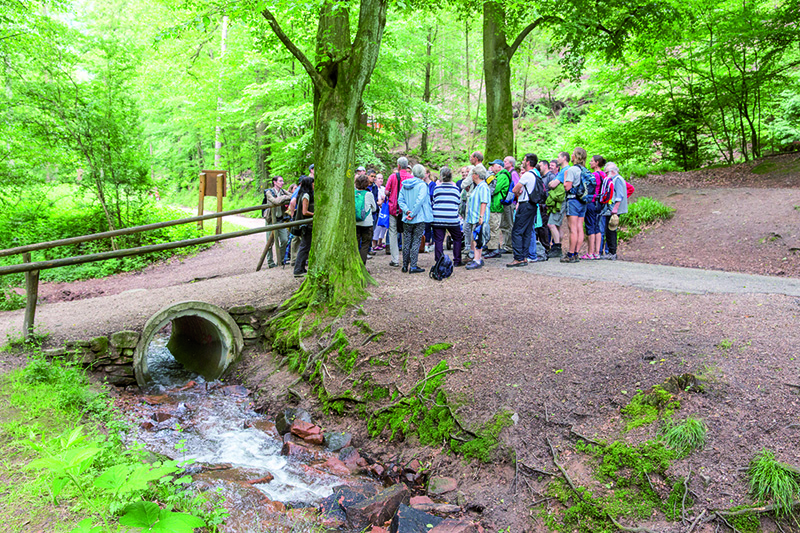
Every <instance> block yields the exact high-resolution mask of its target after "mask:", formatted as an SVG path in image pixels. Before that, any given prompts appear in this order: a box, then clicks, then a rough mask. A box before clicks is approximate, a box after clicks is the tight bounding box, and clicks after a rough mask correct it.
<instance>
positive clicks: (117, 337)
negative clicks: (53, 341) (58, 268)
mask: <svg viewBox="0 0 800 533" xmlns="http://www.w3.org/2000/svg"><path fill="white" fill-rule="evenodd" d="M276 308H277V304H275V305H270V306H267V307H262V308H256V307H254V306H252V305H240V306H235V307H231V308H230V309H226V311H227V312H228V313H229V314H230V315H231V317H232V318H233V319H234V321H235V322H236V324H237V325H238V326H239V328H240V329H241V331H242V337H243V338H244V344H245V346H253V345H255V344H256V343H257V342H258V341H259V339H261V337H262V336H263V334H264V330H265V327H266V322H267V317H268V316H269V315H271V314H272V312H273V311H274V310H275V309H276ZM142 327H144V326H142ZM140 335H141V331H132V330H123V331H117V332H114V333H112V334H111V335H108V336H101V337H95V338H93V339H89V340H70V341H67V342H66V343H64V346H61V347H57V348H50V349H47V350H44V355H45V356H46V357H64V358H66V359H67V360H70V361H75V362H77V363H80V364H82V365H84V366H86V367H87V368H89V369H90V370H91V371H92V372H94V373H95V374H97V375H98V377H100V378H101V379H104V380H105V381H106V382H108V383H109V384H111V385H116V386H118V387H125V386H128V385H134V384H136V377H135V376H134V372H133V353H134V349H135V348H136V344H137V343H138V342H139V337H140Z"/></svg>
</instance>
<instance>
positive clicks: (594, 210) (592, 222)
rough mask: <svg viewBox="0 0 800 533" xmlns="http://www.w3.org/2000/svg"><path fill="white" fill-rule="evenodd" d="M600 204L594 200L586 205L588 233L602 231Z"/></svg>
mask: <svg viewBox="0 0 800 533" xmlns="http://www.w3.org/2000/svg"><path fill="white" fill-rule="evenodd" d="M601 209H602V207H601V206H600V204H596V203H594V202H592V203H590V204H587V205H586V235H596V234H597V233H600V223H601V218H602V217H600V211H601Z"/></svg>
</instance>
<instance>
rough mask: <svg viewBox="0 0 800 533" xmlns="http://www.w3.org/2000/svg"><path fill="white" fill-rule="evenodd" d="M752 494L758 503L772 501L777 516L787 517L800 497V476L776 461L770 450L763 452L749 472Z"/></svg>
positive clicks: (754, 460)
mask: <svg viewBox="0 0 800 533" xmlns="http://www.w3.org/2000/svg"><path fill="white" fill-rule="evenodd" d="M747 474H748V475H749V476H750V492H751V493H752V495H753V498H754V499H755V500H757V501H772V503H773V504H774V505H775V514H776V515H778V516H785V515H787V514H790V513H791V512H792V503H793V502H794V500H795V499H796V498H798V497H800V474H798V472H797V470H795V469H792V468H789V467H787V466H786V465H784V464H782V463H780V462H778V461H777V460H776V459H775V454H774V453H772V451H770V450H766V449H765V450H761V452H759V453H758V454H757V455H756V456H755V457H754V458H753V460H752V461H750V467H749V469H748V470H747Z"/></svg>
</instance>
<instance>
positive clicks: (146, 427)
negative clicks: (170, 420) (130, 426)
mask: <svg viewBox="0 0 800 533" xmlns="http://www.w3.org/2000/svg"><path fill="white" fill-rule="evenodd" d="M139 427H140V428H142V429H144V430H151V429H153V428H154V427H155V425H154V424H153V423H152V422H150V421H149V420H145V421H144V422H142V423H141V424H139Z"/></svg>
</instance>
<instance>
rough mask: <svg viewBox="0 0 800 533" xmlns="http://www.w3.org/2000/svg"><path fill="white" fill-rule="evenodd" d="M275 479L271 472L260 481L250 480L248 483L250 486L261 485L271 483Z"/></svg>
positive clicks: (259, 479)
mask: <svg viewBox="0 0 800 533" xmlns="http://www.w3.org/2000/svg"><path fill="white" fill-rule="evenodd" d="M273 479H275V477H274V476H273V475H272V474H270V473H269V472H267V475H266V476H264V477H260V478H258V479H248V480H247V483H249V484H250V485H261V484H263V483H269V482H270V481H272V480H273Z"/></svg>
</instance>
